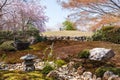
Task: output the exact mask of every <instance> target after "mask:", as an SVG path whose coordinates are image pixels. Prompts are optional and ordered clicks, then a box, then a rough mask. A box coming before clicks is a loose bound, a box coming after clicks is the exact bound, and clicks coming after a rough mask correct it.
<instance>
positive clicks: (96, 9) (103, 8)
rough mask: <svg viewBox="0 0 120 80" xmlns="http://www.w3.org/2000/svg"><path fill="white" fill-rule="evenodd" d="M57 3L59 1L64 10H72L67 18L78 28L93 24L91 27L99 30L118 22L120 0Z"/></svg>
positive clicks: (82, 0)
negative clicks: (105, 25)
mask: <svg viewBox="0 0 120 80" xmlns="http://www.w3.org/2000/svg"><path fill="white" fill-rule="evenodd" d="M58 1H61V2H60V3H61V5H62V6H63V7H64V8H66V9H68V10H71V9H72V13H71V14H70V15H69V16H68V18H69V19H70V20H74V21H75V22H76V23H77V24H78V26H80V25H81V26H83V25H84V26H86V25H88V24H89V23H90V25H91V22H93V24H92V25H93V26H95V27H96V28H99V27H101V26H102V25H104V24H114V23H117V22H119V21H120V18H119V14H120V12H119V10H120V4H119V2H120V0H68V1H64V0H58ZM108 5H109V6H108ZM116 9H117V10H116ZM92 15H94V16H92Z"/></svg>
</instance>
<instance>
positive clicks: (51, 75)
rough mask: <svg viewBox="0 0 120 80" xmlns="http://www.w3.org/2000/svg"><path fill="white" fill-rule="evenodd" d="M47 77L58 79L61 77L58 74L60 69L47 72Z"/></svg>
mask: <svg viewBox="0 0 120 80" xmlns="http://www.w3.org/2000/svg"><path fill="white" fill-rule="evenodd" d="M47 77H52V78H55V79H57V78H58V77H59V74H58V71H55V70H54V71H51V72H49V73H48V74H47Z"/></svg>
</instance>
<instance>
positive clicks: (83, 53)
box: [78, 50, 90, 58]
mask: <svg viewBox="0 0 120 80" xmlns="http://www.w3.org/2000/svg"><path fill="white" fill-rule="evenodd" d="M89 55H90V53H89V50H83V51H81V52H79V53H78V58H88V57H89Z"/></svg>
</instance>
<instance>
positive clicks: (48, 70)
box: [42, 64, 54, 74]
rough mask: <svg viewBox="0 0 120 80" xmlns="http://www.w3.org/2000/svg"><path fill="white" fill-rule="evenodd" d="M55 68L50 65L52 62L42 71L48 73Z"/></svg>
mask: <svg viewBox="0 0 120 80" xmlns="http://www.w3.org/2000/svg"><path fill="white" fill-rule="evenodd" d="M53 69H54V68H53V67H52V66H51V65H50V64H47V65H46V66H45V67H44V68H43V70H42V73H43V74H48V73H49V72H50V71H52V70H53Z"/></svg>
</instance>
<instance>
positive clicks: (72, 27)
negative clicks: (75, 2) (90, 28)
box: [63, 20, 76, 30]
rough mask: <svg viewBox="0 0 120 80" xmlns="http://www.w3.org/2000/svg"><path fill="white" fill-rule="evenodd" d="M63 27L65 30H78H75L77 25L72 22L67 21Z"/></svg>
mask: <svg viewBox="0 0 120 80" xmlns="http://www.w3.org/2000/svg"><path fill="white" fill-rule="evenodd" d="M63 27H64V29H65V30H76V29H75V24H74V23H73V22H71V21H67V20H66V21H65V22H63Z"/></svg>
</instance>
